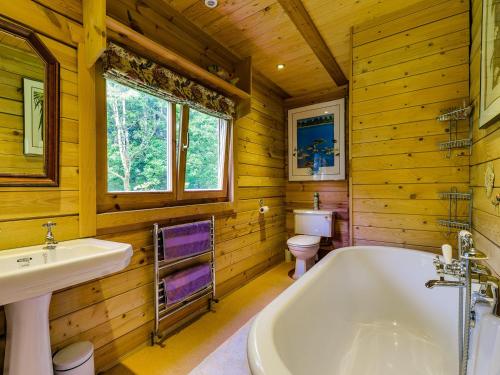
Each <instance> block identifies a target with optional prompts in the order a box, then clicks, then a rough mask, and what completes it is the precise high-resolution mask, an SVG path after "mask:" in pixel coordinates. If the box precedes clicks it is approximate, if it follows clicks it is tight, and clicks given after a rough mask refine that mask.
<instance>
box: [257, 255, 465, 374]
mask: <svg viewBox="0 0 500 375" xmlns="http://www.w3.org/2000/svg"><path fill="white" fill-rule="evenodd" d="M433 256H434V255H433V254H430V253H425V252H420V251H413V250H407V249H401V248H390V247H377V246H359V247H347V248H343V249H339V250H335V251H334V252H332V253H330V254H329V255H328V256H327V257H325V258H324V259H323V260H322V261H321V262H319V263H318V264H317V265H315V266H314V267H313V268H312V269H311V270H310V271H308V272H307V273H306V274H305V275H304V276H303V277H302V278H301V279H299V280H298V281H297V282H296V283H294V284H293V285H292V286H291V287H289V288H288V289H287V290H286V291H285V292H283V293H282V294H281V295H280V296H279V297H278V298H277V299H276V300H274V301H273V302H272V303H271V304H269V305H268V306H267V307H266V308H265V309H264V310H263V311H262V312H261V313H260V314H259V315H258V316H257V318H256V319H255V322H254V323H253V326H252V329H251V332H250V335H249V338H248V359H249V363H250V368H251V370H252V373H253V374H254V375H264V374H265V375H285V374H292V375H327V374H334V375H416V374H419V375H420V374H422V375H424V374H426V375H427V374H428V375H457V374H458V370H459V360H458V358H459V354H458V335H457V332H458V289H456V288H434V289H427V288H426V287H425V286H424V283H425V282H426V281H427V280H430V279H435V278H436V272H435V269H434V266H433V264H432V259H433Z"/></svg>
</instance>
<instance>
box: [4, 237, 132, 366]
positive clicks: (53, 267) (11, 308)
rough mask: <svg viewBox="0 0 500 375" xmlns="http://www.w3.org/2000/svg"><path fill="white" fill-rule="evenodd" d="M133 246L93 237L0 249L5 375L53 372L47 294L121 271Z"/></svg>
mask: <svg viewBox="0 0 500 375" xmlns="http://www.w3.org/2000/svg"><path fill="white" fill-rule="evenodd" d="M131 256H132V246H130V245H129V244H124V243H118V242H110V241H102V240H97V239H92V238H87V239H79V240H73V241H65V242H60V243H59V244H58V245H57V247H56V249H54V250H44V249H43V245H40V246H31V247H24V248H19V249H13V250H5V251H0V305H5V315H6V318H7V347H6V350H5V367H4V374H5V375H27V374H39V375H50V374H52V373H53V372H52V356H51V349H50V335H49V304H50V297H51V295H52V292H53V291H55V290H58V289H62V288H67V287H69V286H72V285H76V284H80V283H83V282H85V281H89V280H92V279H95V278H98V277H102V276H105V275H108V274H110V273H113V272H117V271H120V270H122V269H124V268H125V267H126V266H127V265H128V264H129V262H130V258H131Z"/></svg>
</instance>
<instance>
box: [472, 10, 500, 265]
mask: <svg viewBox="0 0 500 375" xmlns="http://www.w3.org/2000/svg"><path fill="white" fill-rule="evenodd" d="M471 14H472V29H471V30H472V31H471V41H472V43H471V53H470V97H471V101H472V103H473V104H474V108H475V109H474V112H473V117H472V118H473V134H472V138H473V146H472V155H471V160H470V173H471V177H470V184H471V187H472V189H473V192H474V199H473V206H474V207H473V211H472V226H473V232H474V238H475V239H476V245H477V247H478V248H479V249H481V250H483V251H485V252H487V253H488V255H489V256H490V260H489V263H490V264H491V266H493V267H494V269H495V271H496V272H497V273H500V207H499V206H496V207H495V206H494V205H493V204H492V203H491V200H492V199H493V198H494V197H495V196H496V195H498V194H500V177H499V176H500V121H496V122H495V121H494V122H493V123H492V124H490V125H488V126H487V127H485V128H482V129H479V110H478V109H479V95H480V66H481V21H482V1H480V0H474V1H472V9H471ZM490 162H491V163H493V167H494V170H495V174H496V176H497V177H496V179H495V185H494V189H493V194H492V196H491V198H489V199H488V198H487V197H486V193H485V189H484V173H485V170H486V165H487V164H488V163H490Z"/></svg>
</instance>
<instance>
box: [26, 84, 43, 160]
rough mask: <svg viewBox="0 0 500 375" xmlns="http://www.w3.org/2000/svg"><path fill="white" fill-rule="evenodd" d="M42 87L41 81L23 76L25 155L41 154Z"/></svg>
mask: <svg viewBox="0 0 500 375" xmlns="http://www.w3.org/2000/svg"><path fill="white" fill-rule="evenodd" d="M43 87H44V85H43V82H40V81H35V80H32V79H29V78H23V94H24V97H23V101H24V154H25V155H43V133H44V128H45V127H44V118H43V110H44V89H43Z"/></svg>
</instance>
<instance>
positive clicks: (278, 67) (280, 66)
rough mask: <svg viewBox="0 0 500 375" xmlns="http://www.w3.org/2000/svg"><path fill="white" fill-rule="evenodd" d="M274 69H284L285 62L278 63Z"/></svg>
mask: <svg viewBox="0 0 500 375" xmlns="http://www.w3.org/2000/svg"><path fill="white" fill-rule="evenodd" d="M276 69H278V70H283V69H285V64H278V65H276Z"/></svg>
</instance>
